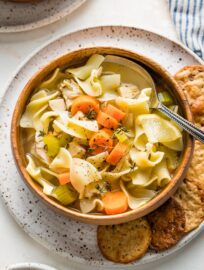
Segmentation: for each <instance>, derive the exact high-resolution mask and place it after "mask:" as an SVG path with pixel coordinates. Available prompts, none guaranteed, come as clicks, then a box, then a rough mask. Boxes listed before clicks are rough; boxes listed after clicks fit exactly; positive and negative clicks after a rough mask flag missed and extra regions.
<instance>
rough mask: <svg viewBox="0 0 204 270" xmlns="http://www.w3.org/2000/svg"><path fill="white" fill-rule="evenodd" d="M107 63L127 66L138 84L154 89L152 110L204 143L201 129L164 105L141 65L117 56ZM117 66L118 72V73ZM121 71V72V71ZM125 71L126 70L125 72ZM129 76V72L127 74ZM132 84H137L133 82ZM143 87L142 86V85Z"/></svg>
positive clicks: (203, 133)
mask: <svg viewBox="0 0 204 270" xmlns="http://www.w3.org/2000/svg"><path fill="white" fill-rule="evenodd" d="M104 62H105V63H106V62H109V63H114V64H116V65H118V66H125V67H126V68H128V69H129V70H132V71H134V79H135V80H136V83H137V84H142V83H143V84H145V85H143V87H144V86H145V87H151V88H152V94H151V98H150V108H151V109H157V110H158V111H160V112H162V113H163V114H165V115H166V116H167V117H169V118H170V119H172V120H173V121H175V122H176V123H177V124H178V125H179V126H181V127H182V128H183V129H184V130H185V131H186V132H188V133H189V134H191V135H192V136H193V137H194V138H196V139H197V140H199V141H200V142H202V143H204V131H202V130H201V129H200V128H197V127H196V126H195V125H193V124H192V123H191V122H189V121H188V120H186V119H184V118H183V117H182V116H180V115H178V114H176V113H174V112H173V111H171V110H169V109H168V108H167V107H166V106H165V105H163V104H162V103H161V102H160V100H159V97H158V95H157V91H156V87H155V83H154V81H153V79H152V77H151V76H150V74H149V73H148V72H147V71H146V70H145V69H144V68H143V67H142V66H140V65H138V64H136V63H135V62H133V61H130V60H128V59H126V58H123V57H119V56H115V55H108V56H106V58H105V61H104ZM117 68H118V67H117V66H116V70H115V71H117ZM120 71H121V70H120ZM124 71H125V70H124ZM125 73H126V75H127V73H128V72H127V71H126V72H125ZM132 83H135V81H133V82H132ZM140 86H142V85H140Z"/></svg>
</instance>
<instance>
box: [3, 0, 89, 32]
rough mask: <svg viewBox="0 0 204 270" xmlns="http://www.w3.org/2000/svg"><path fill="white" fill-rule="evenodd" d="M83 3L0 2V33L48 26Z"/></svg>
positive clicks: (46, 0)
mask: <svg viewBox="0 0 204 270" xmlns="http://www.w3.org/2000/svg"><path fill="white" fill-rule="evenodd" d="M85 1H86V0H38V1H37V2H33V3H14V2H11V1H8V0H0V33H5V32H7V33H8V32H21V31H26V30H31V29H35V28H39V27H42V26H45V25H48V24H50V23H53V22H55V21H58V20H60V19H61V18H63V17H65V16H66V15H68V14H70V13H71V12H73V11H74V10H75V9H77V8H78V7H79V6H81V5H82V4H83V3H84V2H85ZM22 14H23V16H22Z"/></svg>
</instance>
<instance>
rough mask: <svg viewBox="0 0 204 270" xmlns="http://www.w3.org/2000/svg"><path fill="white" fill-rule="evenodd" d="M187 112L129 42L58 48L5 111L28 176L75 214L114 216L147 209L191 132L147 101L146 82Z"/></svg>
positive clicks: (168, 184) (174, 171) (187, 147)
mask: <svg viewBox="0 0 204 270" xmlns="http://www.w3.org/2000/svg"><path fill="white" fill-rule="evenodd" d="M154 84H155V86H156V90H157V91H158V93H159V98H160V100H161V101H162V102H163V103H164V104H165V105H166V106H168V107H169V108H170V109H171V110H173V111H174V112H177V113H180V114H182V115H184V116H185V117H186V118H187V119H188V120H191V113H190V110H189V107H188V105H187V103H186V99H185V97H184V96H183V93H182V92H181V91H180V90H179V88H178V86H177V85H176V83H175V81H174V80H173V78H172V77H171V76H170V75H169V74H168V72H167V71H165V70H164V69H163V68H162V67H161V66H160V65H158V64H156V63H154V62H153V61H152V60H150V59H148V58H146V57H144V56H141V55H138V54H136V53H134V52H129V51H126V50H121V49H116V48H88V49H81V50H78V51H75V52H71V53H68V54H66V55H64V56H62V57H60V58H58V59H56V60H54V61H53V62H51V63H50V64H48V65H47V66H46V67H44V68H42V69H41V70H40V71H39V72H38V73H37V74H35V75H34V77H33V78H31V80H30V81H29V82H28V84H27V85H26V86H25V88H24V90H23V91H22V93H21V95H20V98H19V101H18V103H17V105H16V108H15V111H14V115H13V121H12V146H13V152H14V156H15V159H16V161H17V165H18V168H19V169H20V172H21V173H22V175H23V178H24V179H25V181H26V183H27V184H28V186H29V187H30V188H31V189H32V190H33V191H35V192H36V193H37V194H38V195H39V196H40V198H42V199H43V201H45V202H47V203H48V204H49V205H50V206H52V207H54V209H57V210H58V211H60V212H62V213H64V214H67V215H68V216H70V217H73V218H75V219H78V220H80V221H84V222H89V223H96V224H116V223H121V222H125V221H129V220H133V219H135V218H138V217H141V216H143V215H145V214H147V213H149V212H151V211H152V210H154V209H156V208H157V207H158V206H159V205H161V204H162V203H163V202H164V201H165V200H167V199H168V198H169V197H170V195H171V194H172V193H173V192H174V191H175V190H176V188H177V186H178V185H179V182H180V181H181V180H182V178H183V177H184V176H185V171H186V168H187V166H188V164H189V161H190V155H191V151H192V148H193V140H192V138H191V137H189V136H188V135H187V134H186V133H185V132H184V131H183V130H182V129H181V128H180V127H179V126H177V124H176V123H174V122H173V121H171V120H170V119H168V118H166V117H165V116H164V115H163V114H161V113H159V112H158V111H157V110H155V109H151V95H152V88H153V87H154Z"/></svg>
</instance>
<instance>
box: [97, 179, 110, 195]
mask: <svg viewBox="0 0 204 270" xmlns="http://www.w3.org/2000/svg"><path fill="white" fill-rule="evenodd" d="M96 189H97V190H98V191H99V192H100V193H106V192H108V191H111V184H110V183H109V182H107V181H104V182H102V183H100V184H97V185H96Z"/></svg>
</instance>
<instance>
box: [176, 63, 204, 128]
mask: <svg viewBox="0 0 204 270" xmlns="http://www.w3.org/2000/svg"><path fill="white" fill-rule="evenodd" d="M174 78H175V79H176V81H177V82H178V84H179V85H180V86H181V88H182V89H183V91H184V93H185V94H186V97H187V99H188V102H189V104H190V106H191V109H192V112H193V116H194V122H195V124H196V125H197V126H198V127H200V128H202V129H204V66H202V65H192V66H186V67H184V68H182V69H181V70H179V71H178V72H177V73H176V74H175V76H174Z"/></svg>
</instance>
